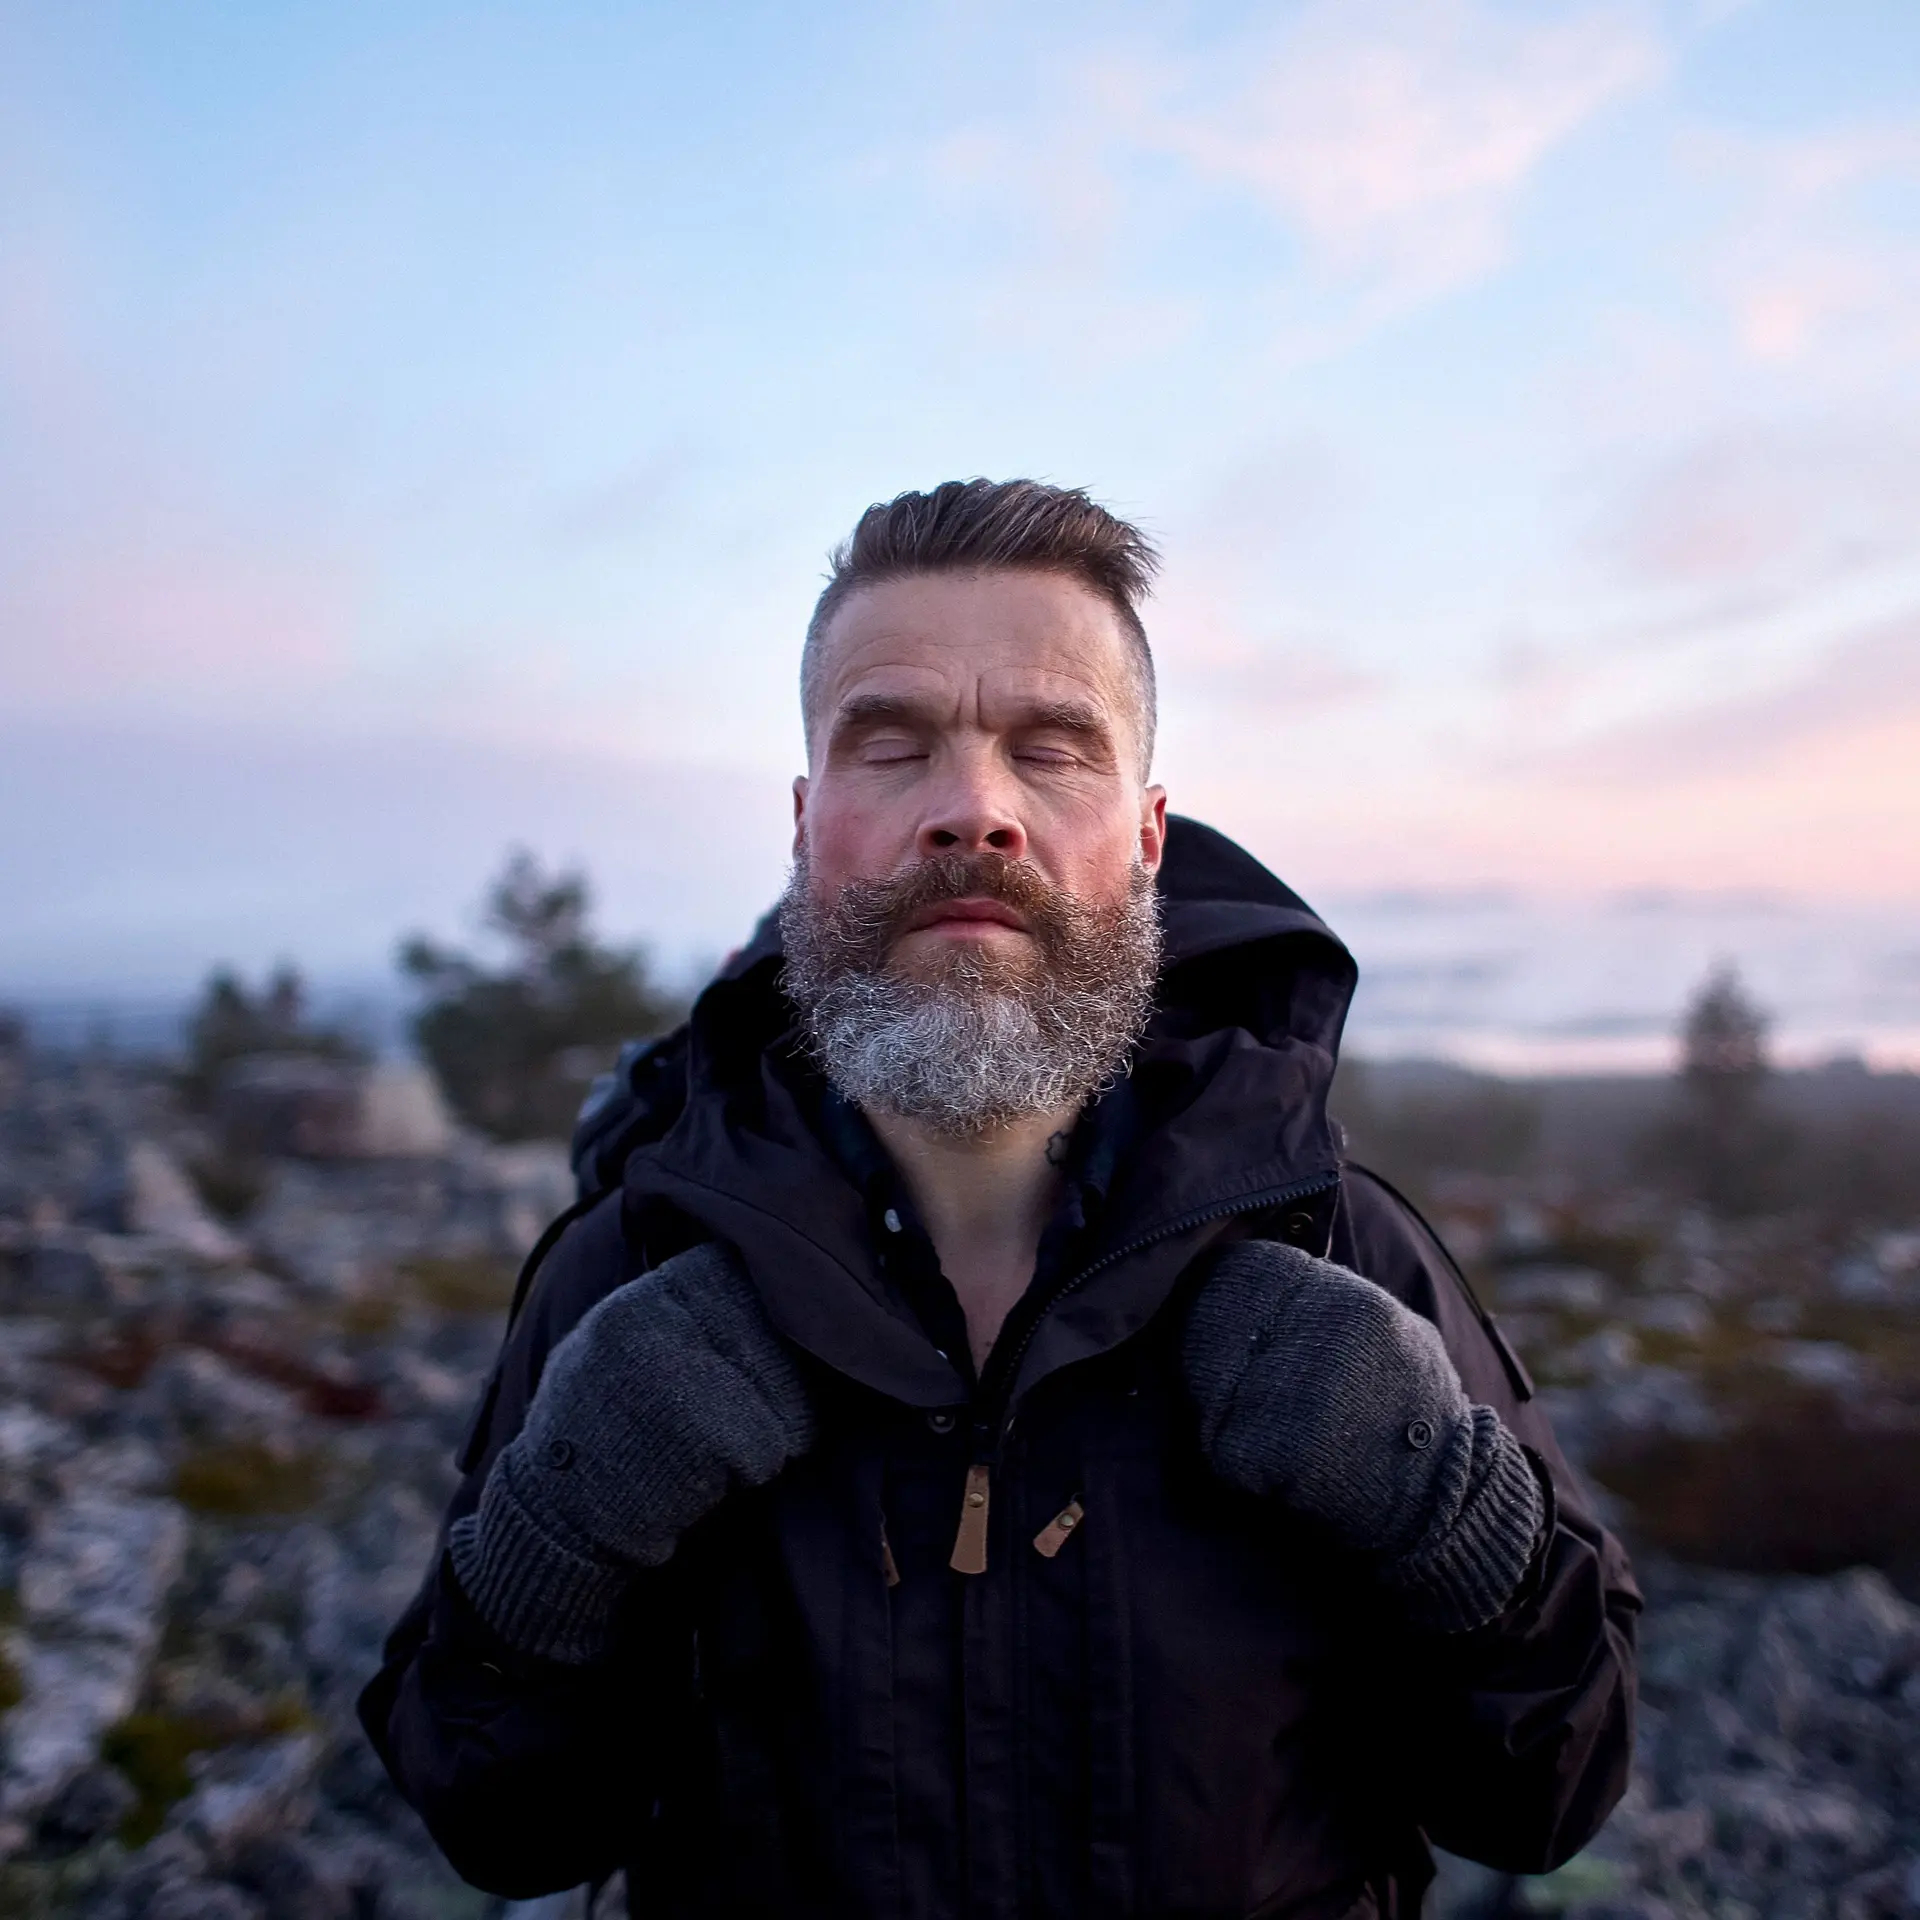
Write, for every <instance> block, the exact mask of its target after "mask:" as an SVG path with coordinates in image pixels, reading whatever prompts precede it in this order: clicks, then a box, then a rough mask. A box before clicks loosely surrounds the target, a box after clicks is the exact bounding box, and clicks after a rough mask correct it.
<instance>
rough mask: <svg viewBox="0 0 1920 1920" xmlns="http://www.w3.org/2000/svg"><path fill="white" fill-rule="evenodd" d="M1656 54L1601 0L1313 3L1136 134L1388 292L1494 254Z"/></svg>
mask: <svg viewBox="0 0 1920 1920" xmlns="http://www.w3.org/2000/svg"><path fill="white" fill-rule="evenodd" d="M1662 65H1663V58H1662V54H1661V50H1660V48H1659V47H1658V46H1657V44H1656V43H1655V42H1654V40H1653V39H1652V38H1651V36H1650V35H1649V34H1648V32H1647V31H1646V29H1645V28H1644V26H1642V25H1641V24H1640V23H1639V21H1637V20H1636V19H1635V18H1634V17H1632V16H1631V15H1629V14H1627V13H1624V12H1621V11H1618V10H1615V9H1611V8H1589V9H1587V10H1585V11H1583V12H1579V13H1575V14H1571V15H1567V16H1562V17H1561V18H1558V19H1537V20H1536V19H1531V18H1528V17H1527V16H1525V15H1520V16H1517V17H1516V16H1514V15H1511V14H1508V15H1500V14H1496V13H1495V12H1493V11H1492V10H1490V9H1488V8H1485V7H1481V6H1476V5H1473V4H1470V0H1437V3H1436V0H1422V3H1421V4H1410V3H1409V0H1376V3H1375V4H1370V5H1365V6H1354V5H1340V6H1334V5H1331V4H1322V5H1319V6H1317V7H1313V8H1310V9H1309V10H1308V11H1307V12H1306V13H1305V14H1304V15H1303V16H1302V17H1301V18H1300V19H1299V20H1298V21H1297V22H1296V23H1295V24H1294V25H1293V26H1292V27H1291V28H1290V29H1289V30H1287V31H1286V32H1284V33H1282V34H1280V35H1278V36H1276V37H1274V38H1272V39H1270V40H1269V41H1267V42H1266V43H1265V44H1264V45H1262V46H1260V47H1245V46H1242V47H1237V48H1235V49H1233V50H1232V52H1231V53H1230V54H1228V55H1225V56H1223V57H1221V58H1220V59H1219V61H1218V63H1217V64H1216V65H1214V66H1211V67H1210V68H1209V69H1208V70H1207V71H1206V72H1205V73H1204V74H1201V73H1197V72H1196V73H1194V74H1192V75H1191V76H1190V78H1189V84H1188V85H1187V87H1186V88H1185V89H1183V96H1182V98H1180V99H1179V100H1178V101H1177V102H1165V101H1163V102H1162V103H1161V104H1160V105H1158V106H1157V107H1156V108H1153V109H1149V110H1148V112H1147V113H1146V115H1145V117H1144V119H1143V121H1142V124H1141V125H1140V126H1139V127H1138V128H1137V129H1136V130H1135V131H1136V137H1137V138H1138V139H1139V140H1140V142H1141V143H1142V144H1143V145H1146V146H1149V147H1152V148H1157V149H1159V150H1162V151H1165V152H1168V153H1171V154H1174V155H1176V156H1178V157H1179V158H1181V159H1183V160H1184V161H1186V162H1187V163H1188V164H1189V165H1190V166H1192V167H1193V169H1194V170H1195V171H1196V172H1197V173H1198V174H1200V175H1201V176H1202V177H1203V178H1206V179H1210V180H1213V181H1215V182H1217V183H1220V184H1223V185H1227V186H1230V187H1235V188H1239V189H1242V190H1245V191H1248V192H1251V193H1252V194H1254V195H1255V196H1256V197H1257V198H1259V199H1260V200H1262V201H1264V202H1265V203H1266V205H1268V206H1269V207H1270V208H1271V209H1272V210H1273V211H1274V212H1275V213H1277V214H1278V215H1279V216H1280V217H1281V218H1282V219H1283V220H1285V221H1286V222H1287V223H1288V224H1289V225H1291V226H1292V227H1294V228H1295V229H1296V230H1297V231H1298V232H1299V233H1300V234H1301V235H1302V236H1303V237H1304V238H1305V239H1306V241H1307V242H1308V244H1309V246H1310V248H1311V249H1312V252H1313V255H1314V257H1315V259H1316V261H1317V263H1318V265H1319V266H1320V268H1321V269H1322V270H1323V271H1325V272H1327V273H1330V274H1332V275H1335V276H1338V277H1358V278H1360V279H1362V280H1365V281H1368V282H1370V283H1372V284H1373V285H1374V287H1375V290H1376V293H1377V296H1378V297H1379V298H1381V299H1383V300H1387V301H1390V302H1398V301H1401V300H1406V299H1417V298H1421V297H1424V296H1427V295H1430V294H1433V293H1437V292H1441V291H1444V290H1446V289H1448V288H1450V287H1453V286H1455V285H1458V284H1460V283H1461V282H1462V281H1465V280H1469V279H1472V278H1474V277H1476V276H1477V275H1479V274H1480V273H1482V272H1484V271H1486V270H1487V269H1488V268H1490V267H1492V266H1494V265H1496V264H1497V263H1498V262H1499V260H1500V259H1501V258H1502V257H1503V256H1504V254H1505V251H1506V247H1507V229H1508V225H1509V221H1510V218H1511V215H1512V211H1513V208H1514V205H1515V203H1516V201H1517V199H1518V196H1519V194H1520V193H1521V191H1522V189H1523V188H1524V187H1525V186H1526V184H1527V182H1528V180H1529V179H1530V178H1531V176H1532V175H1533V174H1534V173H1535V171H1536V170H1537V169H1538V168H1539V166H1540V165H1541V163H1542V162H1543V161H1544V160H1545V159H1546V158H1547V156H1548V155H1549V154H1550V153H1551V152H1552V151H1553V150H1554V149H1555V148H1556V147H1559V146H1561V145H1562V144H1564V143H1565V142H1566V141H1567V140H1569V139H1570V138H1572V137H1573V136H1574V135H1575V134H1576V133H1577V132H1579V130H1580V129H1581V128H1582V127H1584V126H1585V125H1587V124H1588V123H1589V122H1590V121H1592V120H1593V119H1594V118H1595V117H1596V116H1597V115H1599V114H1600V113H1601V112H1603V111H1604V110H1605V109H1607V108H1608V107H1610V106H1612V105H1614V104H1616V103H1617V102H1618V101H1620V100H1621V99H1623V98H1625V97H1626V96H1628V95H1630V94H1631V93H1633V92H1636V91H1638V90H1640V89H1642V88H1644V87H1645V86H1647V85H1648V84H1649V83H1650V82H1651V81H1652V80H1654V79H1655V78H1656V77H1657V76H1658V74H1659V73H1660V71H1661V68H1662ZM1196 96H1198V97H1196Z"/></svg>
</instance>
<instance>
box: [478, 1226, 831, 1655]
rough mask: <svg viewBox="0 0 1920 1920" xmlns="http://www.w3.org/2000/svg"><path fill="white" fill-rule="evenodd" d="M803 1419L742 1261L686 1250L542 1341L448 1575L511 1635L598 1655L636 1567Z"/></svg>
mask: <svg viewBox="0 0 1920 1920" xmlns="http://www.w3.org/2000/svg"><path fill="white" fill-rule="evenodd" d="M813 1432H814V1427H813V1414H812V1409H811V1408H810V1406H809V1405H808V1402H807V1396H806V1393H805V1390H804V1388H803V1387H802V1385H801V1380H800V1375H799V1371H798V1369H797V1368H796V1366H795V1364H794V1360H793V1356H792V1354H791V1353H790V1352H789V1351H788V1350H787V1348H786V1346H785V1344H784V1343H783V1342H782V1340H781V1338H780V1336H779V1335H778V1334H777V1333H776V1332H775V1331H774V1329H773V1327H772V1326H771V1325H770V1324H769V1323H768V1321H767V1317H766V1313H765V1310H764V1309H763V1308H762V1307H761V1304H760V1299H759V1296H758V1295H757V1294H756V1293H755V1292H754V1289H753V1284H752V1282H751V1281H750V1280H749V1279H748V1278H747V1276H746V1273H745V1271H744V1270H743V1269H742V1267H741V1265H740V1262H739V1259H738V1256H736V1255H735V1254H733V1253H732V1252H731V1251H729V1250H728V1249H726V1248H724V1247H721V1246H704V1247H696V1248H694V1249H693V1250H692V1251H691V1252H688V1253H682V1254H679V1255H677V1256H676V1257H675V1258H673V1259H671V1260H668V1261H666V1262H664V1263H663V1264H662V1265H661V1266H659V1267H657V1268H656V1269H654V1271H653V1272H651V1273H646V1274H642V1275H641V1276H640V1278H639V1279H637V1280H631V1281H629V1282H628V1283H627V1284H626V1285H625V1286H622V1287H619V1288H616V1289H615V1290H614V1292H612V1293H610V1294H609V1295H608V1296H607V1297H606V1298H605V1299H604V1300H602V1301H600V1302H599V1303H598V1304H597V1305H596V1306H595V1307H593V1308H592V1309H591V1311H589V1312H588V1313H587V1314H586V1315H584V1316H583V1317H582V1319H581V1321H580V1323H579V1325H578V1326H576V1327H575V1328H574V1329H573V1330H572V1331H571V1332H570V1333H569V1334H568V1335H567V1337H566V1338H565V1339H564V1340H562V1341H561V1342H560V1344H559V1345H558V1346H557V1347H555V1348H554V1350H553V1352H552V1354H551V1355H550V1356H549V1358H548V1361H547V1366H546V1371H545V1373H544V1374H543V1375H542V1377H541V1381H540V1387H539V1390H538V1392H537V1393H536V1394H535V1395H534V1399H533V1405H532V1406H531V1407H530V1408H529V1409H528V1412H527V1419H526V1424H525V1426H523V1427H522V1428H521V1430H520V1432H519V1433H518V1434H516V1435H515V1436H514V1438H513V1439H512V1440H511V1441H509V1442H508V1444H507V1445H506V1446H505V1447H504V1448H503V1449H502V1450H501V1452H500V1456H499V1458H498V1459H497V1460H496V1461H495V1462H494V1464H493V1470H492V1472H491V1473H489V1475H488V1476H487V1482H486V1485H485V1486H484V1487H483V1488H482V1490H481V1494H480V1504H479V1507H478V1508H477V1509H476V1511H474V1512H473V1513H471V1514H469V1515H467V1516H466V1517H465V1518H464V1519H462V1520H459V1521H456V1522H455V1523H454V1525H453V1527H452V1529H451V1530H450V1532H449V1535H448V1542H447V1544H448V1548H449V1550H450V1551H451V1553H452V1556H453V1566H454V1572H455V1574H456V1575H457V1576H458V1578H459V1581H460V1585H461V1588H462V1590H463V1591H464V1592H465V1594H466V1596H467V1598H468V1599H469V1600H470V1601H471V1602H472V1603H473V1605H474V1607H475V1608H476V1610H477V1611H478V1612H479V1614H480V1616H481V1617H482V1618H483V1619H484V1620H485V1621H486V1622H487V1623H488V1624H489V1625H490V1626H491V1627H493V1629H494V1630H495V1631H496V1632H497V1633H499V1634H500V1636H501V1637H502V1638H503V1639H505V1640H506V1641H507V1642H508V1643H509V1644H510V1645H512V1646H515V1647H517V1648H519V1649H520V1650H521V1651H522V1652H525V1653H532V1654H538V1655H541V1656H543V1657H545V1658H547V1659H551V1660H563V1661H571V1662H575V1663H583V1662H586V1661H591V1660H595V1659H598V1658H600V1657H602V1656H603V1655H604V1654H605V1653H606V1652H607V1651H608V1650H609V1647H610V1644H611V1639H612V1634H613V1622H614V1615H615V1613H616V1610H617V1609H618V1606H619V1603H620V1600H621V1597H622V1595H623V1594H624V1593H625V1591H626V1590H627V1588H628V1586H629V1585H630V1584H631V1582H632V1579H633V1576H634V1574H635V1573H636V1572H637V1571H638V1570H639V1569H640V1568H643V1567H654V1566H659V1565H660V1564H661V1563H662V1562H663V1561H665V1560H667V1559H668V1558H669V1557H670V1556H671V1555H672V1553H673V1550H674V1547H675V1546H676V1545H677V1544H678V1542H679V1539H680V1537H681V1535H682V1534H684V1533H685V1532H686V1530H687V1529H688V1528H689V1527H691V1526H692V1525H693V1524H694V1523H695V1521H697V1520H699V1519H701V1518H703V1517H704V1516H705V1515H706V1514H708V1513H709V1512H711V1511H712V1510H713V1508H715V1507H716V1506H718V1505H719V1504H720V1502H721V1501H722V1500H723V1499H725V1498H726V1496H727V1495H728V1494H729V1493H730V1492H732V1491H734V1490H735V1489H737V1488H741V1487H757V1486H761V1485H764V1484H765V1483H766V1482H767V1481H769V1480H771V1479H772V1478H773V1477H774V1475H775V1474H777V1473H778V1472H779V1471H780V1469H781V1468H782V1467H784V1466H785V1465H786V1464H787V1462H788V1461H789V1460H792V1459H793V1458H795V1456H796V1455H799V1454H802V1453H804V1452H805V1451H806V1450H807V1449H808V1447H810V1446H811V1445H812V1443H813Z"/></svg>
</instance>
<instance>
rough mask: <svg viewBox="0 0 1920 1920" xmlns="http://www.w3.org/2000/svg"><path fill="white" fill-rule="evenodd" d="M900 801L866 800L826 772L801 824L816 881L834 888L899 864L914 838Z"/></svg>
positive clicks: (816, 785)
mask: <svg viewBox="0 0 1920 1920" xmlns="http://www.w3.org/2000/svg"><path fill="white" fill-rule="evenodd" d="M907 818H908V816H907V813H906V810H905V809H904V808H901V807H899V806H891V807H876V806H873V805H871V804H867V805H862V804H861V803H860V799H859V797H858V796H857V795H855V794H852V793H849V792H848V790H847V787H846V785H845V783H844V782H841V781H837V780H834V779H832V778H830V777H827V776H822V777H821V778H820V779H818V780H816V781H815V783H814V785H813V787H812V788H811V790H810V791H809V793H808V796H807V808H806V813H805V815H804V816H803V819H802V830H803V831H804V833H805V835H806V842H807V862H808V865H809V867H810V868H811V869H812V872H813V876H814V882H815V884H816V885H818V886H824V887H826V888H829V889H832V888H836V887H839V886H841V885H843V884H844V883H845V882H847V881H848V880H866V879H872V878H875V877H876V876H878V875H881V874H887V873H891V872H893V871H894V869H895V868H897V867H899V866H900V865H901V864H902V863H903V861H904V859H905V857H906V854H905V852H903V850H902V848H903V843H904V845H905V847H906V848H907V849H908V850H910V849H911V845H912V840H913V832H912V828H911V825H903V824H902V823H903V821H906V820H907Z"/></svg>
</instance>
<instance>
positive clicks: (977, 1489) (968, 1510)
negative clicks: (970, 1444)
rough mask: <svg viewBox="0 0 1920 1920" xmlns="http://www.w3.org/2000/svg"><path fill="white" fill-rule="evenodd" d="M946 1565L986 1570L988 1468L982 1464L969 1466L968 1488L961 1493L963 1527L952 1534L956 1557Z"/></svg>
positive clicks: (958, 1570) (966, 1570)
mask: <svg viewBox="0 0 1920 1920" xmlns="http://www.w3.org/2000/svg"><path fill="white" fill-rule="evenodd" d="M947 1565H948V1566H950V1567H951V1568H952V1569H953V1570H954V1572H955V1573H985V1572H986V1570H987V1469H986V1467H985V1466H984V1465H983V1464H976V1465H974V1466H971V1467H969V1468H968V1469H967V1490H966V1492H965V1493H963V1494H962V1495H961V1496H960V1529H959V1531H958V1532H957V1533H956V1534H955V1535H954V1536H953V1557H952V1559H950V1560H949V1561H948V1562H947Z"/></svg>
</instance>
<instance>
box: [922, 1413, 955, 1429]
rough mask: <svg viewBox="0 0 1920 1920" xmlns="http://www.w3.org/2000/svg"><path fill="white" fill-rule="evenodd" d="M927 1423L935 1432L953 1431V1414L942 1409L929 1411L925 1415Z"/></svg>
mask: <svg viewBox="0 0 1920 1920" xmlns="http://www.w3.org/2000/svg"><path fill="white" fill-rule="evenodd" d="M927 1425H928V1426H930V1427H931V1428H932V1429H933V1430H934V1432H935V1433H951V1432H952V1431H953V1415H952V1414H950V1413H948V1412H946V1411H945V1410H944V1409H943V1410H942V1411H940V1412H938V1413H930V1414H928V1415H927Z"/></svg>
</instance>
